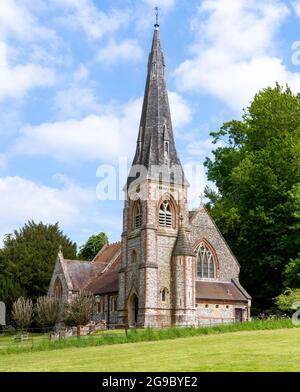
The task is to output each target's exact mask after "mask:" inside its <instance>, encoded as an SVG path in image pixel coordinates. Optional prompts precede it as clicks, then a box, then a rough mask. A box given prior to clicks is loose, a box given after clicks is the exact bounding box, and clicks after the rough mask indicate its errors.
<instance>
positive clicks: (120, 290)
mask: <svg viewBox="0 0 300 392" xmlns="http://www.w3.org/2000/svg"><path fill="white" fill-rule="evenodd" d="M164 73H165V63H164V56H163V52H162V50H161V45H160V32H159V26H158V24H156V25H155V29H154V35H153V41H152V48H151V52H150V55H149V60H148V74H147V81H146V88H145V95H144V102H143V108H142V114H141V121H140V127H139V133H138V138H137V146H136V153H135V156H134V159H133V164H132V168H131V170H130V173H129V176H128V180H127V184H126V186H125V188H124V191H125V193H126V198H125V199H126V200H125V203H124V212H123V233H122V239H121V241H120V242H118V243H114V244H111V245H106V246H104V247H103V248H102V249H101V251H100V252H99V253H98V254H97V256H96V257H95V259H94V260H93V261H92V262H88V261H78V260H66V259H64V257H63V254H62V252H61V251H60V252H59V254H58V257H57V262H56V265H55V268H54V272H53V276H52V279H51V283H50V287H49V294H50V295H53V296H56V297H58V298H62V299H63V300H65V301H70V300H72V298H74V296H76V295H77V293H78V292H79V291H80V290H86V291H90V292H92V293H94V295H95V296H96V302H97V314H96V316H95V317H96V318H97V319H98V320H105V321H106V322H107V323H108V324H129V325H136V326H141V327H143V326H153V327H166V326H171V325H172V326H185V325H190V326H192V325H200V324H212V323H223V322H224V323H225V322H233V321H246V320H249V319H250V307H251V297H250V296H249V294H248V293H247V292H246V290H245V289H244V288H243V287H242V286H241V284H240V283H239V270H240V266H239V263H238V261H237V260H236V258H235V257H234V255H233V253H232V252H231V250H230V248H229V246H228V245H227V243H226V241H225V239H224V238H223V236H222V234H221V233H220V231H219V230H218V228H217V226H216V224H215V223H214V221H213V220H212V218H211V217H210V216H209V213H208V212H207V210H206V208H205V206H204V204H203V203H201V205H200V206H199V208H197V209H194V210H192V211H189V209H188V204H187V192H188V187H189V184H188V182H187V180H186V178H185V175H184V172H183V168H182V166H181V162H180V159H179V157H178V154H177V152H176V147H175V142H174V136H173V129H172V120H171V115H170V108H169V102H168V92H167V87H166V82H165V76H164Z"/></svg>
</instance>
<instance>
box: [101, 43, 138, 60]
mask: <svg viewBox="0 0 300 392" xmlns="http://www.w3.org/2000/svg"><path fill="white" fill-rule="evenodd" d="M142 57H143V51H142V49H141V47H140V45H139V43H138V41H137V40H135V39H125V40H123V41H120V42H116V41H115V40H110V41H109V43H108V44H107V45H106V46H104V47H102V48H101V49H100V50H99V52H98V54H97V60H98V61H100V62H103V63H107V64H114V63H116V62H119V61H124V60H127V61H137V60H140V59H141V58H142Z"/></svg>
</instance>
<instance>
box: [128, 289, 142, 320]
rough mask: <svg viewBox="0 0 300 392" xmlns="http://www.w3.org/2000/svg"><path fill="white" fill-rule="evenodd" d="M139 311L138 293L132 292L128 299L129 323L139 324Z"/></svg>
mask: <svg viewBox="0 0 300 392" xmlns="http://www.w3.org/2000/svg"><path fill="white" fill-rule="evenodd" d="M138 312H139V299H138V296H137V295H136V293H132V294H131V295H130V297H129V299H128V325H129V326H135V325H136V324H137V321H138V320H137V319H138Z"/></svg>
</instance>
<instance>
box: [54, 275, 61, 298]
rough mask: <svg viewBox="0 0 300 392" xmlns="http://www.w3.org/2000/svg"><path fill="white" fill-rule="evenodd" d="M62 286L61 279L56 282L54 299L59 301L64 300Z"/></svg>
mask: <svg viewBox="0 0 300 392" xmlns="http://www.w3.org/2000/svg"><path fill="white" fill-rule="evenodd" d="M62 292H63V289H62V284H61V281H60V279H59V278H57V279H56V281H55V286H54V297H55V298H56V299H58V300H60V299H62Z"/></svg>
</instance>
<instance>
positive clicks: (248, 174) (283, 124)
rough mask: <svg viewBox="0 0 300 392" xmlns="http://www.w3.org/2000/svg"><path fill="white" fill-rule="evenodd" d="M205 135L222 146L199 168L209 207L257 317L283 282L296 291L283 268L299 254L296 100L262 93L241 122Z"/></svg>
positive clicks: (277, 91)
mask: <svg viewBox="0 0 300 392" xmlns="http://www.w3.org/2000/svg"><path fill="white" fill-rule="evenodd" d="M211 135H212V136H213V138H214V143H216V142H217V141H220V140H222V141H223V145H224V146H223V147H219V148H216V149H215V151H214V152H213V154H214V158H213V159H209V158H207V159H206V162H205V165H206V167H207V172H208V179H209V180H211V181H213V182H214V183H215V185H216V186H217V189H218V191H217V192H216V191H213V190H212V189H209V188H207V189H206V196H207V197H209V199H210V202H209V205H208V206H209V208H210V211H211V214H212V216H213V217H214V219H215V220H216V222H217V224H218V226H219V227H220V229H221V231H222V233H223V234H224V236H225V238H226V239H227V241H228V243H229V245H230V246H231V248H232V250H233V251H234V253H235V254H236V256H237V258H238V260H239V261H240V264H241V275H240V277H241V282H242V283H243V284H244V285H245V287H246V288H247V289H248V291H249V292H250V294H252V296H253V297H254V305H255V306H256V307H257V308H259V309H260V310H263V309H265V308H267V307H269V306H271V304H272V301H273V298H274V297H275V296H277V295H278V294H279V293H280V292H281V291H282V289H283V287H284V281H285V279H288V278H289V282H292V283H293V284H296V281H291V279H290V277H291V273H290V271H291V270H292V266H290V268H288V267H287V265H288V264H289V263H291V260H295V259H297V257H298V254H299V251H300V96H299V95H294V94H293V93H292V92H291V90H290V89H289V88H288V87H286V88H285V89H284V88H282V87H280V86H279V85H277V86H276V87H275V88H267V89H265V90H263V91H261V92H259V93H258V94H257V95H256V96H255V98H254V100H253V102H252V103H251V104H250V106H249V108H248V109H247V110H245V112H244V115H243V118H242V120H241V121H237V120H233V121H230V122H227V123H225V124H223V126H222V127H221V129H220V130H219V131H218V132H213V133H212V134H211ZM296 264H297V265H298V267H297V268H299V262H297V263H296ZM285 273H286V274H287V276H285ZM298 282H299V281H298Z"/></svg>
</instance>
